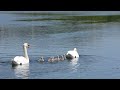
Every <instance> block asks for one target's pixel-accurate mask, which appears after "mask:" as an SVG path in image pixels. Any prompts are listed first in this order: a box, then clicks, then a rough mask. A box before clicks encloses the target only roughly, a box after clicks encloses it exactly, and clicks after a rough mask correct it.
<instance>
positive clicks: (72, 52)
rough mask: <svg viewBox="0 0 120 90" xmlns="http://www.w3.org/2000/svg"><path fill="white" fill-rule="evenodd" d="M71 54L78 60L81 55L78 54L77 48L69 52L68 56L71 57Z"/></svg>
mask: <svg viewBox="0 0 120 90" xmlns="http://www.w3.org/2000/svg"><path fill="white" fill-rule="evenodd" d="M69 54H70V55H71V56H72V57H73V58H78V57H79V54H78V52H77V49H76V48H74V49H73V50H70V51H68V52H67V54H66V55H69Z"/></svg>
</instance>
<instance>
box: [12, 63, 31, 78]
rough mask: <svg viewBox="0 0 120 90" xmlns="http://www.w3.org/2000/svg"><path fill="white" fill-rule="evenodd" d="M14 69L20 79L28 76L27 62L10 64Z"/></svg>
mask: <svg viewBox="0 0 120 90" xmlns="http://www.w3.org/2000/svg"><path fill="white" fill-rule="evenodd" d="M12 68H13V69H14V73H15V76H16V77H17V78H21V79H28V78H29V64H24V65H12Z"/></svg>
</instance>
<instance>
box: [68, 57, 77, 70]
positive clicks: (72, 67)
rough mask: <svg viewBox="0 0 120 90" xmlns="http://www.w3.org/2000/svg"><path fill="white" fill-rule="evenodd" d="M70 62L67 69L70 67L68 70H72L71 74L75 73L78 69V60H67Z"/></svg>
mask: <svg viewBox="0 0 120 90" xmlns="http://www.w3.org/2000/svg"><path fill="white" fill-rule="evenodd" d="M69 61H70V64H69V67H70V70H72V72H77V69H78V66H79V63H78V61H79V58H74V59H72V60H69Z"/></svg>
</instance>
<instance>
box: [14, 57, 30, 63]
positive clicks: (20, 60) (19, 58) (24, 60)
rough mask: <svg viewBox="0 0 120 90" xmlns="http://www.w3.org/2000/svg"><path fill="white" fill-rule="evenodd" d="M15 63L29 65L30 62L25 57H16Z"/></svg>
mask: <svg viewBox="0 0 120 90" xmlns="http://www.w3.org/2000/svg"><path fill="white" fill-rule="evenodd" d="M14 61H15V62H16V63H17V64H27V63H29V60H28V59H26V58H25V57H23V56H16V57H15V58H14Z"/></svg>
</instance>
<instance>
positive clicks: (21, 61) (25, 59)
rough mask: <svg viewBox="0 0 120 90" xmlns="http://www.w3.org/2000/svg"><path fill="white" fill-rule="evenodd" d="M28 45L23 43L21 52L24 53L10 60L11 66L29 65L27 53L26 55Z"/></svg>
mask: <svg viewBox="0 0 120 90" xmlns="http://www.w3.org/2000/svg"><path fill="white" fill-rule="evenodd" d="M29 46H30V45H29V44H28V43H24V44H23V51H24V56H16V57H15V58H14V59H13V60H12V64H16V65H22V64H27V63H29V57H28V53H27V48H29Z"/></svg>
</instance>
